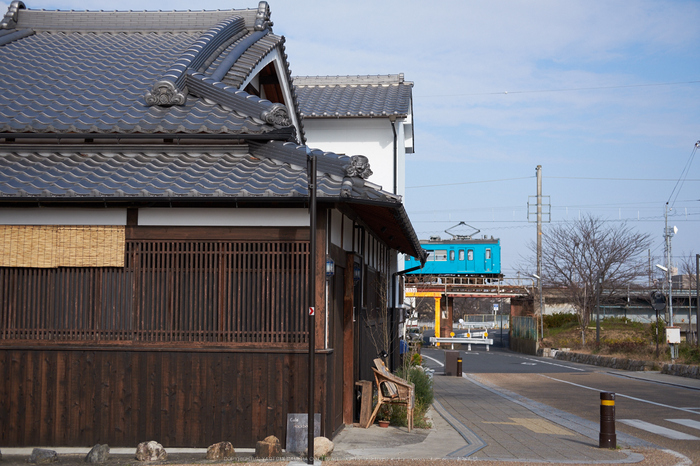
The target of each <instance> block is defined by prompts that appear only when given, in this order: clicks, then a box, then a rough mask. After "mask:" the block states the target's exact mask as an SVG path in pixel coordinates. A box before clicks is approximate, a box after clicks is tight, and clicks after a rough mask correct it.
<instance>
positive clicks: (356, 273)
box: [352, 264, 362, 283]
mask: <svg viewBox="0 0 700 466" xmlns="http://www.w3.org/2000/svg"><path fill="white" fill-rule="evenodd" d="M352 279H353V281H354V282H355V283H357V282H359V281H360V280H361V279H362V267H361V266H360V264H355V265H354V267H353V269H352Z"/></svg>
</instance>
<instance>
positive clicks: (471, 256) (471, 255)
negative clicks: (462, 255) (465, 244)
mask: <svg viewBox="0 0 700 466" xmlns="http://www.w3.org/2000/svg"><path fill="white" fill-rule="evenodd" d="M467 260H468V261H473V260H474V250H473V249H470V250H469V251H467Z"/></svg>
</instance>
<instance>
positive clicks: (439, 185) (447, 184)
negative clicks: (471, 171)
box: [406, 176, 675, 189]
mask: <svg viewBox="0 0 700 466" xmlns="http://www.w3.org/2000/svg"><path fill="white" fill-rule="evenodd" d="M531 178H534V176H522V177H520V178H502V179H499V180H482V181H462V182H459V183H444V184H426V185H423V186H406V189H417V188H438V187H442V186H457V185H461V184H479V183H497V182H500V181H513V180H529V179H531ZM674 181H675V180H674Z"/></svg>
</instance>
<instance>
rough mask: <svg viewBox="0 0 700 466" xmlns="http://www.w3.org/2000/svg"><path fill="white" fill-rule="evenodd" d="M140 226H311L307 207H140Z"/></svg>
mask: <svg viewBox="0 0 700 466" xmlns="http://www.w3.org/2000/svg"><path fill="white" fill-rule="evenodd" d="M139 225H143V226H146V225H149V226H166V225H167V226H256V227H290V226H294V227H308V226H309V211H308V210H307V209H207V208H196V209H190V208H173V209H169V208H163V209H161V208H144V209H139Z"/></svg>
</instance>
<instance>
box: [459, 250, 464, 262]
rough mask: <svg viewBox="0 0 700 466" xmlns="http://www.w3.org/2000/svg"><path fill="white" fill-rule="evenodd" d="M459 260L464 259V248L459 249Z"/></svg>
mask: <svg viewBox="0 0 700 466" xmlns="http://www.w3.org/2000/svg"><path fill="white" fill-rule="evenodd" d="M459 260H461V261H463V260H464V249H460V250H459Z"/></svg>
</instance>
